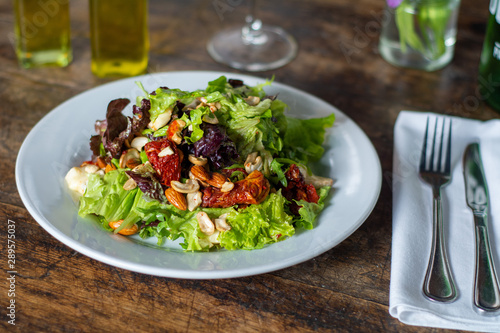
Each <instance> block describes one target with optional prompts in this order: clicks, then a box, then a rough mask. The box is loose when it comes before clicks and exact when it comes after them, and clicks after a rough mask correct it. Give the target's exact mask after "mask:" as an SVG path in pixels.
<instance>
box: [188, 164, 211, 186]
mask: <svg viewBox="0 0 500 333" xmlns="http://www.w3.org/2000/svg"><path fill="white" fill-rule="evenodd" d="M191 174H192V175H193V177H194V178H195V179H198V180H201V181H203V182H206V181H207V180H208V179H209V178H210V174H209V173H208V171H207V170H206V169H205V168H204V167H202V166H200V165H193V166H192V167H191Z"/></svg>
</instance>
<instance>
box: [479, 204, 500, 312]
mask: <svg viewBox="0 0 500 333" xmlns="http://www.w3.org/2000/svg"><path fill="white" fill-rule="evenodd" d="M487 221H488V220H487V215H486V214H485V213H478V214H474V225H475V228H474V229H475V230H476V231H475V234H476V276H475V278H474V305H475V306H476V307H477V308H479V309H480V310H482V311H487V312H490V311H497V310H500V290H499V287H498V279H497V276H496V272H495V265H494V261H493V256H492V254H491V248H490V241H489V237H488V222H487Z"/></svg>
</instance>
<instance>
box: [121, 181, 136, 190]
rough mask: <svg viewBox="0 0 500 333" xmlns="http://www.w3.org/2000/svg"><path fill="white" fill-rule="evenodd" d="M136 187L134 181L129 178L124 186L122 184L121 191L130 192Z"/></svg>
mask: <svg viewBox="0 0 500 333" xmlns="http://www.w3.org/2000/svg"><path fill="white" fill-rule="evenodd" d="M136 187H137V183H136V182H135V180H133V179H132V178H129V179H128V180H127V181H126V182H125V184H123V189H124V190H125V191H130V190H133V189H134V188H136Z"/></svg>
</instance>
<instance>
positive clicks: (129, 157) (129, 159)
mask: <svg viewBox="0 0 500 333" xmlns="http://www.w3.org/2000/svg"><path fill="white" fill-rule="evenodd" d="M139 164H141V156H140V154H139V151H138V150H137V149H135V148H130V149H127V150H126V151H124V152H123V154H122V156H120V164H119V165H120V168H121V169H124V168H130V169H133V168H135V167H136V166H138V165H139Z"/></svg>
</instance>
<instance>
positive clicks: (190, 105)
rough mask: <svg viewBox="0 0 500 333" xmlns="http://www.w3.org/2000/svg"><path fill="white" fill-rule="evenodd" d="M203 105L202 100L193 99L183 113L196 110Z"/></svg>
mask: <svg viewBox="0 0 500 333" xmlns="http://www.w3.org/2000/svg"><path fill="white" fill-rule="evenodd" d="M200 103H201V101H200V100H198V99H197V98H195V99H193V100H192V101H191V103H189V104H188V105H186V106H185V107H184V108H183V109H182V111H185V110H193V109H195V108H196V107H197V106H198V105H199V104H200Z"/></svg>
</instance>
